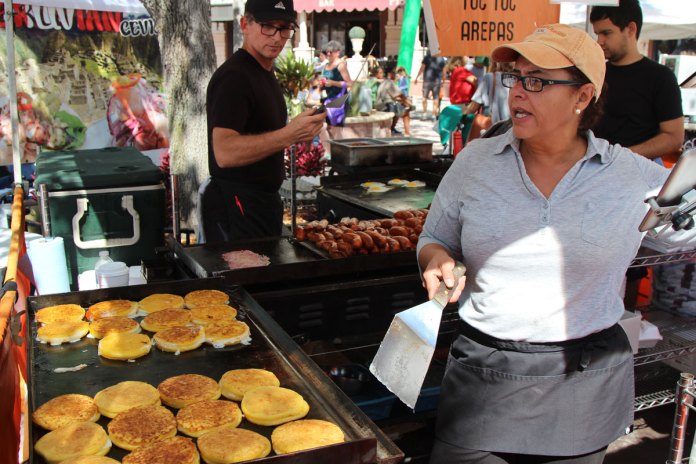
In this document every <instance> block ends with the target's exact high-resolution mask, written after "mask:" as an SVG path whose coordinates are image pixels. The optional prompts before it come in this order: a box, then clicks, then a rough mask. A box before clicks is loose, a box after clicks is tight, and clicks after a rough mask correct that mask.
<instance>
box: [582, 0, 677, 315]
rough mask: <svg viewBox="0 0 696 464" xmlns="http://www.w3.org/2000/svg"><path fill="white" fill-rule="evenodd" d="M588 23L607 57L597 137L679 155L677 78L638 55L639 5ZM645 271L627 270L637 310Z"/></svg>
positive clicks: (604, 10)
mask: <svg viewBox="0 0 696 464" xmlns="http://www.w3.org/2000/svg"><path fill="white" fill-rule="evenodd" d="M590 21H591V22H592V27H593V29H594V32H595V34H597V43H599V45H600V46H601V47H602V49H603V50H604V56H605V57H606V58H607V72H606V76H605V78H604V80H605V82H606V83H607V92H606V96H607V97H606V98H607V100H606V102H605V104H604V116H603V117H602V119H601V120H600V121H599V123H598V124H597V126H596V127H595V128H594V129H593V131H594V133H595V135H596V136H598V137H601V138H604V139H607V140H608V141H609V142H611V143H618V144H620V145H622V146H624V147H627V148H629V149H631V150H632V151H634V152H635V153H638V154H639V155H642V156H645V157H646V158H650V159H655V158H659V157H660V156H662V155H668V154H673V153H676V152H678V151H679V150H681V146H682V144H683V143H684V116H683V112H682V102H681V90H680V89H679V84H678V83H677V78H676V77H675V75H674V73H673V72H672V71H671V70H670V69H669V68H667V67H666V66H663V65H661V64H659V63H656V62H654V61H652V60H650V59H649V58H646V57H644V56H643V55H641V54H640V52H639V51H638V37H639V36H640V30H641V27H642V26H643V12H642V10H641V8H640V3H639V2H638V0H621V1H620V2H619V6H617V7H604V6H602V7H593V8H592V12H591V13H590ZM646 275H647V270H646V269H645V268H643V267H640V268H631V269H628V272H627V273H626V293H625V296H624V304H625V306H626V307H627V308H633V307H635V304H636V300H637V297H638V288H639V285H640V280H641V279H642V278H643V277H645V276H646Z"/></svg>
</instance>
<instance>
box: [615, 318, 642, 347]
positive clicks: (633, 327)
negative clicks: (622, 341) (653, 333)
mask: <svg viewBox="0 0 696 464" xmlns="http://www.w3.org/2000/svg"><path fill="white" fill-rule="evenodd" d="M619 325H620V326H621V327H623V329H624V332H626V335H627V336H628V341H629V342H630V343H631V349H632V350H633V354H635V353H638V343H639V340H640V313H635V312H633V311H624V313H623V316H621V320H620V321H619Z"/></svg>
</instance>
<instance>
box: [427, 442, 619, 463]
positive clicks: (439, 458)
mask: <svg viewBox="0 0 696 464" xmlns="http://www.w3.org/2000/svg"><path fill="white" fill-rule="evenodd" d="M504 439H505V437H501V440H504ZM606 452H607V449H606V448H602V449H600V450H598V451H595V452H593V453H588V454H583V455H581V456H560V457H559V456H536V455H530V454H511V453H489V452H488V451H478V450H470V449H465V448H459V447H457V446H454V445H451V444H449V443H445V442H443V441H440V440H437V439H436V440H435V445H434V446H433V450H432V453H431V454H430V464H440V463H442V464H601V463H602V461H604V455H605V454H606Z"/></svg>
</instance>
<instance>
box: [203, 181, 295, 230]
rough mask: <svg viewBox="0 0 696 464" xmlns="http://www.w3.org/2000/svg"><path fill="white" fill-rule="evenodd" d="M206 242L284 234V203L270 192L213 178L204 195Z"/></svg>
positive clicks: (275, 194)
mask: <svg viewBox="0 0 696 464" xmlns="http://www.w3.org/2000/svg"><path fill="white" fill-rule="evenodd" d="M200 201H201V203H202V204H201V208H202V215H203V231H204V234H205V240H206V242H209V243H211V242H227V241H230V240H242V239H252V238H262V237H278V236H280V235H282V233H283V201H282V200H281V198H280V194H279V193H278V192H268V191H264V190H259V189H254V188H253V187H250V186H247V185H243V184H239V183H237V182H233V181H228V180H223V179H219V178H215V177H213V178H212V179H211V181H210V184H209V185H208V187H207V188H206V189H205V192H204V194H203V195H202V196H201V199H200Z"/></svg>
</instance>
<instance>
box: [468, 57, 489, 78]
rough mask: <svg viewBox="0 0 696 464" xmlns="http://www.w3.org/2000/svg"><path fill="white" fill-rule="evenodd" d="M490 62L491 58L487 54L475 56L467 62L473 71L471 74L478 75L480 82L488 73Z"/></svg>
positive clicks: (469, 68)
mask: <svg viewBox="0 0 696 464" xmlns="http://www.w3.org/2000/svg"><path fill="white" fill-rule="evenodd" d="M489 63H490V60H489V59H488V57H487V56H475V57H473V58H471V59H469V60H468V62H467V63H466V69H468V70H469V71H471V74H473V75H474V76H476V79H477V82H478V81H480V80H481V79H483V76H485V75H486V68H488V65H489Z"/></svg>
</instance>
